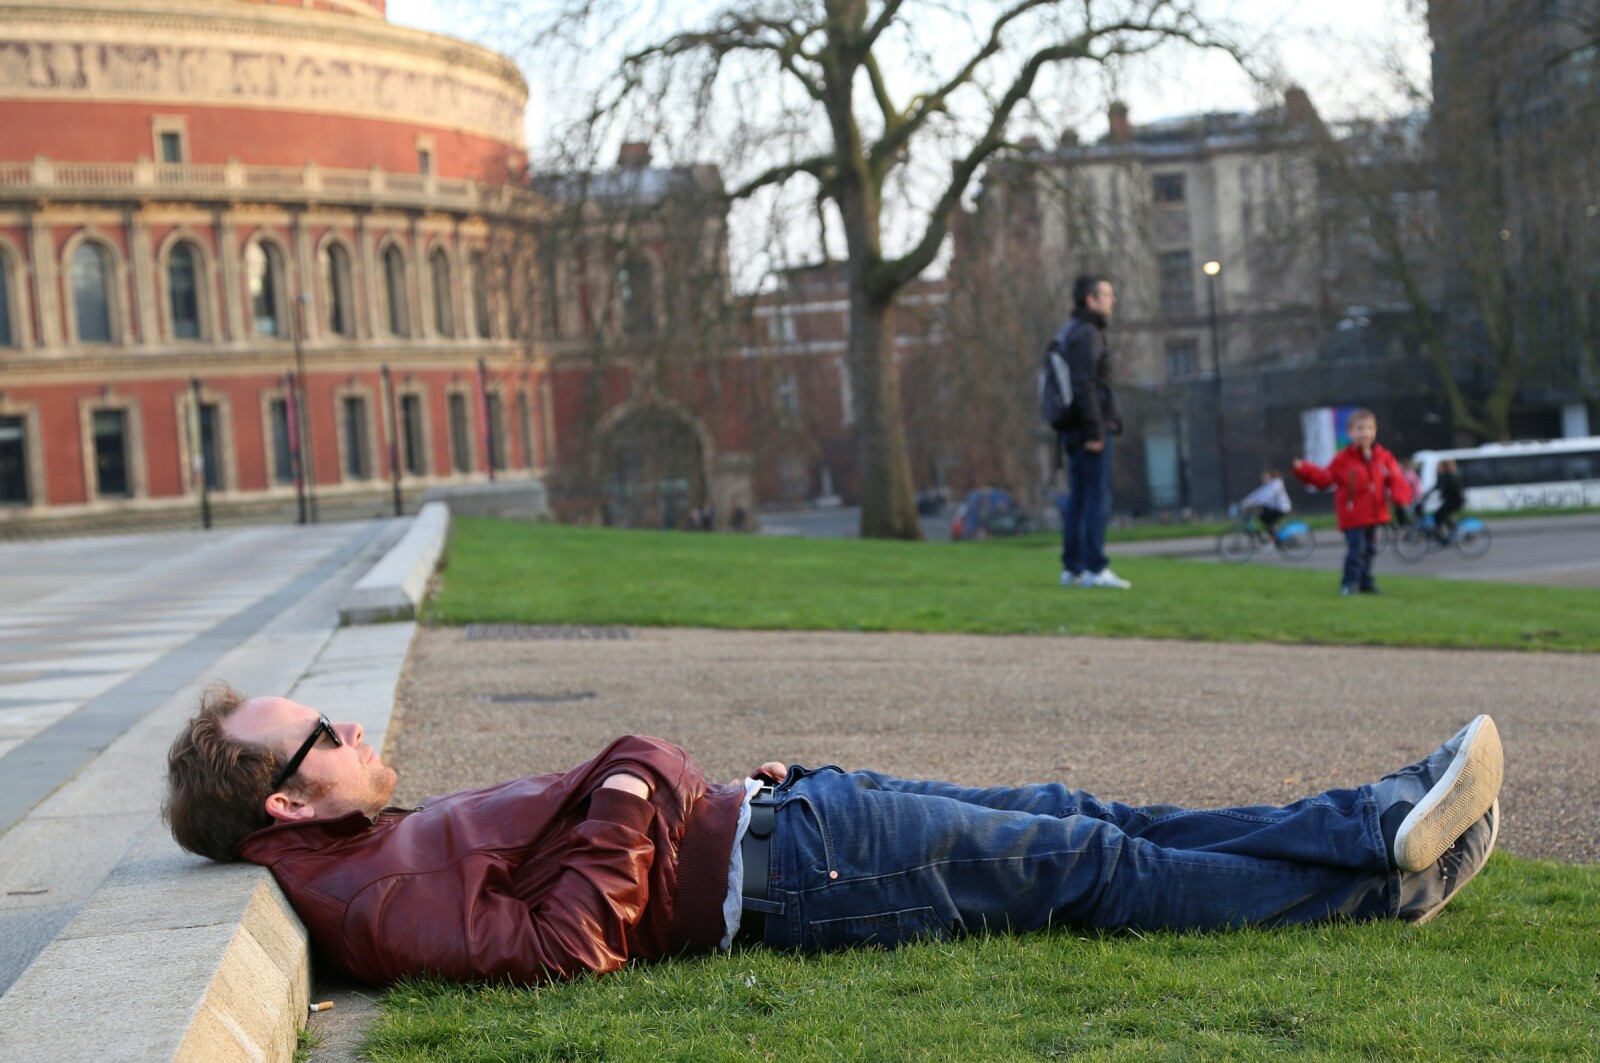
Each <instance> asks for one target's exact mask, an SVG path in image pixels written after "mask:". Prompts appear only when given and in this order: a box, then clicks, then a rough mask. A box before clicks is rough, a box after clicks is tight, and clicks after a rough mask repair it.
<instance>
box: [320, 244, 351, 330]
mask: <svg viewBox="0 0 1600 1063" xmlns="http://www.w3.org/2000/svg"><path fill="white" fill-rule="evenodd" d="M322 290H323V291H324V292H326V293H327V298H328V306H327V309H328V331H329V332H330V333H332V334H333V335H335V336H354V335H355V334H356V314H355V309H356V308H355V302H354V299H353V296H352V294H351V291H350V254H349V252H347V251H346V250H345V249H344V248H343V247H342V246H340V245H339V244H329V245H328V246H327V247H326V248H324V249H323V251H322Z"/></svg>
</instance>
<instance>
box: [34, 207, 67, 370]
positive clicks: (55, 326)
mask: <svg viewBox="0 0 1600 1063" xmlns="http://www.w3.org/2000/svg"><path fill="white" fill-rule="evenodd" d="M51 236H52V234H51V232H50V224H49V222H48V221H46V220H45V219H43V218H41V217H39V215H38V214H36V213H30V214H29V215H28V242H29V248H28V253H29V255H30V256H31V257H32V258H33V290H34V297H35V299H36V300H37V302H36V303H35V305H36V306H37V307H38V309H39V314H38V320H37V321H36V322H35V324H34V328H35V330H36V335H38V337H39V346H41V347H59V346H61V292H60V288H59V285H58V282H57V277H58V276H59V273H58V272H57V270H56V247H55V241H54V240H53V239H52V238H51Z"/></svg>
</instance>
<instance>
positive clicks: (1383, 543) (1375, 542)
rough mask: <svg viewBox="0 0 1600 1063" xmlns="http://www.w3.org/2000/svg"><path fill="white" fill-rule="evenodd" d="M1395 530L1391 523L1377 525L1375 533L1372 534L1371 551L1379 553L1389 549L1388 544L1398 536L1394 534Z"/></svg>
mask: <svg viewBox="0 0 1600 1063" xmlns="http://www.w3.org/2000/svg"><path fill="white" fill-rule="evenodd" d="M1397 530H1398V529H1396V528H1395V526H1394V525H1393V524H1380V525H1378V530H1377V533H1376V534H1374V535H1373V536H1372V552H1373V553H1374V554H1381V553H1383V552H1384V551H1385V550H1387V549H1389V545H1390V544H1391V543H1393V542H1394V541H1395V539H1396V538H1398V536H1397V535H1396V534H1395V533H1396V531H1397Z"/></svg>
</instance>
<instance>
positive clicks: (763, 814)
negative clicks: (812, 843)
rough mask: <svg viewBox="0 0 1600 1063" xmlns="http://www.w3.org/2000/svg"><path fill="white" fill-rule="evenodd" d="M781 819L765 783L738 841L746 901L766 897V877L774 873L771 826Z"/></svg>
mask: <svg viewBox="0 0 1600 1063" xmlns="http://www.w3.org/2000/svg"><path fill="white" fill-rule="evenodd" d="M777 822H778V802H777V801H776V800H775V799H774V798H773V796H772V787H770V786H763V787H762V788H761V789H759V790H757V791H756V792H755V794H754V796H752V797H751V798H750V826H749V827H748V828H747V829H746V830H745V832H744V840H743V841H741V842H740V843H739V856H740V858H741V859H743V861H744V883H743V885H742V887H741V888H742V889H743V892H744V896H745V899H746V900H750V899H754V900H758V901H764V900H766V899H767V878H768V876H769V875H771V873H772V829H773V827H774V826H776V825H777Z"/></svg>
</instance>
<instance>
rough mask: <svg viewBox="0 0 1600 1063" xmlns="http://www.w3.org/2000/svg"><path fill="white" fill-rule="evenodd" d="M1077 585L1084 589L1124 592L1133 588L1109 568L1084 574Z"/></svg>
mask: <svg viewBox="0 0 1600 1063" xmlns="http://www.w3.org/2000/svg"><path fill="white" fill-rule="evenodd" d="M1079 584H1080V586H1084V587H1115V588H1116V589H1117V590H1119V591H1125V590H1127V589H1128V588H1129V587H1132V586H1133V584H1131V583H1129V582H1128V581H1127V580H1125V579H1123V578H1122V577H1121V576H1119V575H1117V574H1116V573H1115V572H1113V571H1111V570H1110V569H1109V568H1103V569H1101V570H1100V571H1099V572H1085V573H1084V574H1083V579H1082V580H1080V581H1079Z"/></svg>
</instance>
